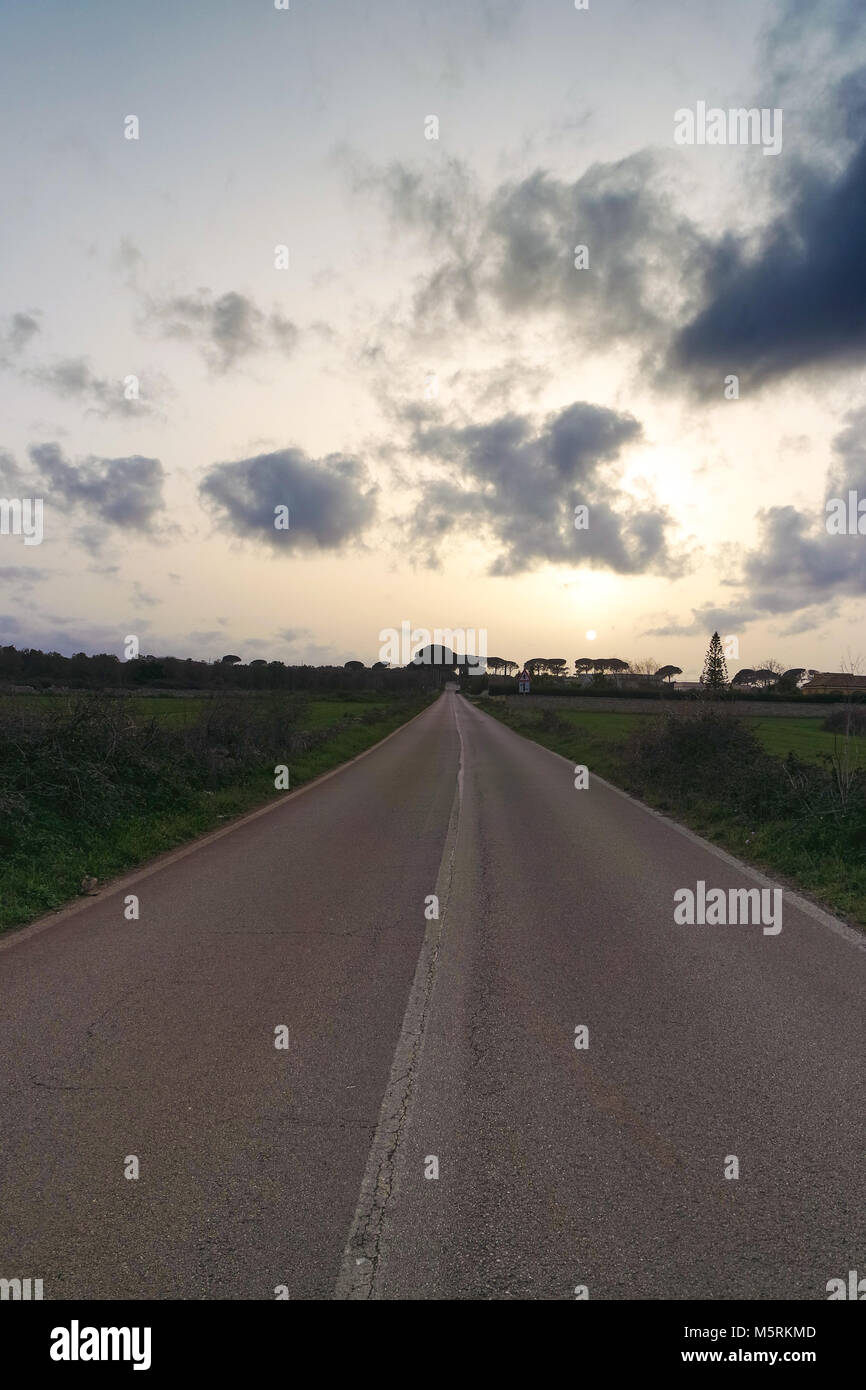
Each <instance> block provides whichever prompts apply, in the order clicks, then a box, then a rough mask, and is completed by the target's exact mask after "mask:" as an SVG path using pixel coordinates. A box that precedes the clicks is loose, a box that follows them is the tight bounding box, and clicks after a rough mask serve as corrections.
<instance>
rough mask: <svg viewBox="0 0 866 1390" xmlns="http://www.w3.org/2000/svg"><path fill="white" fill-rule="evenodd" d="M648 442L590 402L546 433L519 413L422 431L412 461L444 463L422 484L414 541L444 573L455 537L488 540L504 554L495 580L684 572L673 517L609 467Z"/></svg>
mask: <svg viewBox="0 0 866 1390" xmlns="http://www.w3.org/2000/svg"><path fill="white" fill-rule="evenodd" d="M641 433H642V431H641V426H640V424H639V423H638V421H637V420H635V419H634V417H633V416H631V415H627V414H620V413H618V412H617V411H614V410H608V409H607V408H605V407H603V406H598V405H590V404H588V403H586V402H577V403H575V404H574V405H571V406H568V407H566V409H564V410H561V411H558V412H556V413H554V414H552V415H550V416H549V417H548V418H547V419H546V420H545V422H544V424H543V425H542V426H541V428H536V427H535V426H534V425H533V424H532V422H531V420H530V419H529V418H528V417H526V416H521V415H517V414H513V413H512V414H508V415H503V416H501V417H500V418H499V419H496V420H493V421H491V422H489V423H487V424H478V425H468V426H467V425H463V424H458V425H453V424H443V423H437V422H435V421H433V422H428V423H424V422H419V423H416V425H415V428H414V430H413V433H412V438H411V449H412V452H413V453H414V454H415V455H416V456H418V457H421V458H424V459H427V460H429V461H431V462H434V463H435V464H437V465H438V466H439V468H440V476H438V477H435V478H432V479H429V480H428V481H426V482H425V483H423V484H422V485H421V489H420V500H419V501H418V503H417V505H416V506H415V508H414V511H413V513H412V516H411V519H410V540H411V542H412V544H413V545H414V546H415V547H416V550H417V551H418V553H425V552H426V558H427V563H428V564H430V565H434V566H435V565H436V563H437V560H438V554H439V550H440V545H441V542H442V540H443V539H445V538H446V537H450V536H452V535H453V534H455V533H459V534H461V535H463V536H465V535H479V536H482V537H483V538H484V539H485V540H486V541H487V542H489V544H490V545H491V546H492V547H493V548H494V549H495V552H496V553H495V554H494V556H493V558H492V560H491V564H490V573H491V574H495V575H506V574H517V573H520V572H522V571H526V570H532V569H535V568H537V567H538V566H539V565H542V564H545V563H552V564H567V565H578V566H581V567H583V566H590V567H593V568H599V569H611V570H614V571H616V572H617V573H620V574H642V573H646V572H648V571H658V572H662V573H665V574H667V575H673V574H676V573H679V572H680V571H681V569H682V564H683V561H682V559H681V558H680V557H678V556H677V555H676V554H675V553H674V552H673V551H672V550H671V548H670V545H669V530H670V527H671V519H670V517H669V515H668V513H667V511H666V510H665V509H664V508H662V507H659V506H656V505H654V504H652V503H648V504H644V505H640V504H638V503H637V502H636V501H635V499H633V498H632V497H630V496H628V495H627V494H625V493H624V492H622V490H621V489H620V487H619V484H618V479H617V476H616V474H615V473H614V472H613V471H612V470H611V468H610V467H607V466H606V465H610V464H612V463H613V461H614V460H616V459H617V458H618V457H619V455H620V453H621V452H622V450H623V449H624V448H625V447H626V446H627V445H629V444H631V443H633V442H635V441H636V440H637V439H639V438H640V436H641ZM442 469H447V474H446V475H443V474H442V473H441V470H442ZM578 505H585V506H587V507H588V508H589V522H588V527H587V528H586V529H581V530H577V529H575V511H574V509H575V507H576V506H578Z"/></svg>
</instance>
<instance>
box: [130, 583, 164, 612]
mask: <svg viewBox="0 0 866 1390" xmlns="http://www.w3.org/2000/svg"><path fill="white" fill-rule="evenodd" d="M131 597H132V602H133V603H134V604H136V605H137V606H139V607H141V606H144V607H146V608H155V607H156V606H157V604H160V603H162V599H161V598H154V596H153V594H148V593H147V592H146V591H145V590H144V589H143V588H142V587H141V584H140V583H139V582H138V580H137V579H136V580H135V581H134V582H133V585H132V593H131Z"/></svg>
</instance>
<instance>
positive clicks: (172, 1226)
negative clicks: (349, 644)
mask: <svg viewBox="0 0 866 1390" xmlns="http://www.w3.org/2000/svg"><path fill="white" fill-rule="evenodd" d="M458 771H461V772H462V775H461V777H460V793H459V795H457V788H458ZM449 824H450V826H451V830H450V833H449ZM698 879H704V880H705V881H706V883H707V885H708V886H713V887H722V888H728V887H750V886H753V883H754V880H753V879H752V878H751V877H750V876H749V875H748V873H747V872H746V871H745V870H743V869H741V868H738V867H737V866H735V865H733V864H732V863H731V862H730V861H727V860H726V859H724V858H723V857H720V856H718V855H717V854H716V853H715V852H713V851H712V850H711V849H710V848H709V847H708V846H705V845H704V844H702V843H701V842H699V841H697V840H696V839H695V838H694V837H690V836H688V835H685V834H683V833H681V832H680V831H678V830H677V829H676V828H675V827H673V826H671V825H670V824H669V823H667V822H665V821H664V820H662V819H661V818H659V817H656V816H653V815H652V814H651V813H650V812H648V811H647V810H645V809H644V808H642V807H640V806H638V805H636V804H635V803H634V802H632V801H630V800H629V799H627V798H625V797H623V796H622V795H621V794H619V793H617V792H616V791H615V790H614V789H612V788H609V787H607V786H605V785H604V784H603V783H601V782H599V781H598V780H597V779H594V778H593V777H592V770H591V769H590V787H589V789H588V790H586V791H578V790H575V788H574V784H573V775H572V769H571V767H570V765H569V764H568V763H566V762H565V761H564V760H562V759H559V758H556V757H555V756H554V755H552V754H550V753H549V752H548V751H547V750H545V749H543V748H540V747H538V746H537V745H535V744H532V743H530V742H528V741H526V740H524V739H522V738H520V737H519V736H518V735H516V734H514V733H513V732H512V731H510V730H508V729H506V728H504V727H502V726H501V725H499V724H498V723H496V722H495V721H494V720H492V719H490V718H488V717H487V716H485V715H483V714H482V713H480V712H479V711H477V710H476V709H474V708H472V707H471V706H469V705H467V704H466V702H465V701H463V700H462V699H461V698H460V697H459V696H457V695H455V694H453V693H451V692H448V693H446V694H445V695H444V696H443V697H442V698H441V699H440V700H439V701H437V703H436V704H435V705H433V706H432V707H431V708H430V709H428V710H427V711H425V712H424V714H422V715H421V716H420V717H419V718H418V719H416V720H415V721H413V722H412V723H411V724H409V725H407V726H405V727H404V728H403V729H402V730H400V731H399V732H398V733H397V734H396V735H394V736H393V737H392V738H390V739H389V740H387V741H386V742H385V743H384V744H382V745H380V746H379V747H378V748H376V749H375V750H373V751H372V752H371V753H370V754H369V755H367V756H366V757H363V758H362V759H360V760H358V761H356V762H355V763H353V764H351V765H350V766H348V767H347V768H345V769H344V770H342V771H341V772H339V773H338V774H337V775H336V776H333V777H330V778H328V779H326V780H323V781H321V782H320V783H317V784H314V785H313V786H312V787H310V788H309V789H308V790H307V791H306V792H305V793H304V794H302V795H299V796H297V797H290V798H288V799H286V801H285V802H283V803H281V804H280V805H279V806H278V807H276V808H274V809H270V810H268V811H267V813H266V814H263V815H258V816H256V817H254V818H251V819H247V820H246V821H244V822H243V823H241V824H239V825H237V826H234V827H229V828H228V829H227V830H225V831H222V832H219V833H218V834H217V835H216V836H213V837H209V838H208V839H206V840H205V841H204V842H202V843H201V844H198V845H196V846H194V847H191V848H189V849H187V850H184V851H181V852H179V853H177V854H175V855H172V856H168V857H167V858H166V859H165V860H163V861H159V862H158V863H157V864H156V865H155V866H152V867H151V868H149V869H148V870H146V871H144V872H139V873H138V874H136V875H131V876H130V878H129V879H127V880H124V881H122V882H121V883H119V884H117V885H114V886H113V887H112V888H109V889H107V890H105V891H104V892H103V893H102V894H101V895H100V896H99V897H97V898H94V899H92V900H88V901H87V902H86V903H85V904H84V905H83V906H81V907H80V908H79V909H77V910H75V911H74V912H72V913H71V914H67V915H63V916H62V917H61V918H59V919H58V920H56V921H54V922H52V923H50V925H48V926H46V927H44V929H43V926H42V924H39V927H38V928H37V929H36V930H34V929H33V928H29V929H27V930H25V931H24V932H23V933H16V934H13V935H12V936H10V937H8V938H6V939H5V940H4V941H3V942H2V944H0V998H2V1017H0V1046H2V1054H3V1058H4V1066H3V1069H2V1076H0V1114H2V1130H0V1136H2V1138H0V1190H2V1193H3V1201H2V1207H0V1275H2V1276H3V1277H7V1278H11V1277H15V1276H18V1277H22V1278H24V1277H28V1276H29V1277H34V1278H42V1279H43V1280H44V1291H45V1297H46V1299H51V1298H180V1299H208V1298H227V1299H236V1298H249V1299H259V1298H263V1299H272V1298H273V1297H274V1290H275V1288H276V1287H277V1286H279V1285H286V1286H287V1288H288V1292H289V1296H290V1297H291V1298H294V1299H298V1298H300V1299H316V1298H333V1297H334V1296H338V1297H372V1298H385V1299H398V1298H399V1299H447V1298H462V1299H500V1298H502V1299H507V1298H533V1299H572V1298H574V1296H575V1293H574V1290H575V1288H576V1287H578V1286H583V1285H585V1286H586V1287H587V1288H588V1291H589V1296H590V1298H593V1299H595V1298H614V1299H617V1298H639V1297H645V1298H656V1299H691V1298H717V1299H725V1298H735V1297H736V1298H739V1297H744V1298H754V1299H762V1298H783V1299H785V1298H788V1299H798V1298H806V1299H810V1298H812V1299H823V1298H826V1292H825V1286H826V1283H827V1280H829V1279H830V1278H834V1277H838V1276H845V1275H846V1273H847V1271H848V1270H849V1269H854V1268H858V1267H862V1266H863V1263H864V1260H866V1213H864V1207H863V1202H862V1192H863V1188H864V1179H866V1157H864V1154H866V1145H864V1114H866V1104H864V1102H866V1074H864V1068H863V1056H864V1042H866V1027H864V1009H863V1000H864V994H866V950H864V945H866V941H864V939H862V938H860V937H859V936H856V935H855V934H854V933H850V932H846V931H845V929H838V930H835V929H834V928H833V927H832V925H830V924H829V923H828V922H826V921H822V920H818V918H817V917H816V916H814V915H812V914H810V913H809V912H808V911H806V910H804V909H803V908H801V907H798V906H796V905H795V904H794V903H793V902H792V901H791V900H790V898H789V895H788V894H787V892H786V894H785V899H784V921H783V930H782V932H781V933H780V934H779V935H778V936H764V935H763V934H762V932H761V929H760V926H736V927H688V926H675V925H674V923H673V894H674V891H675V889H677V888H680V887H689V886H691V887H692V888H694V886H695V883H696V881H697V880H698ZM129 892H135V893H136V894H137V895H138V896H139V899H140V920H139V921H137V922H127V921H126V920H125V918H124V915H123V904H124V896H125V894H127V893H129ZM432 893H440V894H441V903H440V906H441V909H442V912H441V920H440V921H439V922H430V921H427V920H425V917H424V906H425V900H426V899H427V898H428V895H430V894H432ZM440 932H441V939H440ZM413 982H414V983H413ZM280 1025H285V1026H286V1027H287V1028H288V1034H289V1045H288V1048H287V1049H286V1050H278V1049H277V1048H275V1046H274V1037H275V1032H274V1030H275V1029H276V1028H277V1027H279V1026H280ZM579 1025H585V1026H586V1027H587V1028H588V1029H589V1048H588V1049H587V1050H580V1051H578V1050H577V1049H575V1047H574V1036H575V1028H576V1027H578V1026H579ZM395 1107H396V1108H395ZM396 1113H399V1115H400V1117H401V1118H400V1123H399V1126H397V1127H396V1128H394V1127H393V1126H392V1128H391V1129H390V1130H389V1124H390V1123H391V1119H390V1118H389V1117H392V1115H393V1114H396ZM130 1155H135V1156H137V1158H138V1160H139V1164H140V1177H139V1179H138V1180H137V1181H130V1180H127V1179H126V1178H125V1177H124V1166H125V1163H126V1160H127V1158H128V1156H130ZM732 1155H735V1156H736V1157H737V1158H738V1160H739V1165H740V1177H739V1179H737V1180H727V1179H726V1178H725V1176H724V1169H725V1164H726V1162H727V1160H728V1159H729V1157H730V1156H732ZM431 1156H436V1157H437V1159H438V1163H439V1177H438V1179H435V1180H429V1179H427V1178H425V1176H424V1174H425V1168H429V1163H428V1160H429V1158H430V1157H431ZM385 1158H387V1172H386V1176H385V1178H384V1179H383V1177H382V1175H383V1173H385V1169H384V1168H383V1162H384V1161H385ZM371 1213H374V1214H375V1222H374V1223H373V1225H374V1226H375V1239H374V1240H373V1242H372V1245H370V1244H369V1243H368V1245H367V1246H365V1245H364V1241H365V1239H367V1240H368V1242H369V1232H370V1230H371V1229H372V1226H371V1220H370V1217H371ZM365 1232H366V1233H367V1234H366V1235H365ZM359 1260H360V1261H361V1263H360V1264H359V1263H358V1261H359ZM365 1262H366V1263H365ZM354 1271H360V1275H358V1276H357V1277H356V1276H355V1274H354Z"/></svg>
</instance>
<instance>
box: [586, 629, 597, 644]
mask: <svg viewBox="0 0 866 1390" xmlns="http://www.w3.org/2000/svg"><path fill="white" fill-rule="evenodd" d="M586 640H587V642H594V641H595V633H594V631H593V630H592V628H590V629H589V632H588V633H587V634H586Z"/></svg>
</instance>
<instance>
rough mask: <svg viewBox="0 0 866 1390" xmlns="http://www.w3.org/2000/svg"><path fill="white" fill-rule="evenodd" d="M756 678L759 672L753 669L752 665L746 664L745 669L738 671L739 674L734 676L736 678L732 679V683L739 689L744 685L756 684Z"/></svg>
mask: <svg viewBox="0 0 866 1390" xmlns="http://www.w3.org/2000/svg"><path fill="white" fill-rule="evenodd" d="M756 678H757V672H756V671H753V670H752V668H751V666H744V667H743V669H742V670H741V671H738V672H737V674H736V675H735V676H734V679H733V680H732V681H731V685H732V686H736V687H737V689H739V688H740V687H741V686H744V685H748V686H751V685H754V684H755V680H756Z"/></svg>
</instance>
